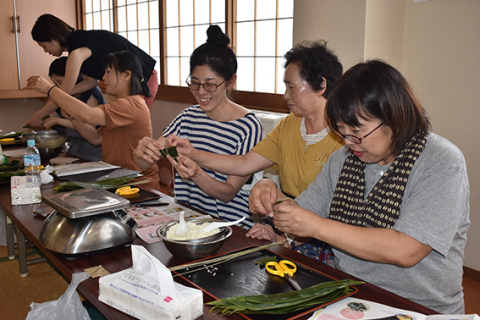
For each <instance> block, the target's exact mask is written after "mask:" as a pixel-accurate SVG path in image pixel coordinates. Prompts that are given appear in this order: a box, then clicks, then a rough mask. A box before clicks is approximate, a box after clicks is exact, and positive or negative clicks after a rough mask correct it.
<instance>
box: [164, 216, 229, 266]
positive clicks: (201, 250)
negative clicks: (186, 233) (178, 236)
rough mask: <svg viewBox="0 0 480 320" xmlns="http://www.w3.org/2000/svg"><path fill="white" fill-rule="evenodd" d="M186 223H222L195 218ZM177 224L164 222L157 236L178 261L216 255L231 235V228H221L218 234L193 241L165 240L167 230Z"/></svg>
mask: <svg viewBox="0 0 480 320" xmlns="http://www.w3.org/2000/svg"><path fill="white" fill-rule="evenodd" d="M185 220H186V221H190V222H195V223H197V224H202V223H204V222H214V221H223V220H220V219H212V218H205V217H197V218H192V219H185ZM176 224H178V221H168V222H165V223H164V224H162V225H161V226H160V228H158V230H157V234H158V236H159V237H160V238H161V239H162V240H163V243H164V244H165V247H167V249H168V251H170V253H171V254H172V255H173V256H174V257H175V258H178V259H181V260H187V261H192V260H198V259H203V258H207V257H209V256H212V255H214V254H216V253H217V252H218V251H219V250H220V249H221V248H222V247H223V244H224V243H225V241H226V240H227V238H228V237H230V236H231V235H232V228H230V227H222V228H220V232H219V233H217V234H214V235H212V236H209V237H205V238H200V239H194V240H181V241H180V240H172V239H169V238H167V232H168V230H169V229H170V228H171V227H172V226H174V225H176Z"/></svg>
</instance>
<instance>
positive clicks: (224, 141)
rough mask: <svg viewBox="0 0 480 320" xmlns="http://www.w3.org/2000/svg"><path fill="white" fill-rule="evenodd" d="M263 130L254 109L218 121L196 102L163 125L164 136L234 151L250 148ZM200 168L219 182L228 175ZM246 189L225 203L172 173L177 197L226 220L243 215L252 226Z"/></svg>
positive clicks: (223, 151) (215, 149)
mask: <svg viewBox="0 0 480 320" xmlns="http://www.w3.org/2000/svg"><path fill="white" fill-rule="evenodd" d="M262 130H263V129H262V123H261V122H260V120H259V119H258V118H257V117H256V116H255V115H254V114H253V113H249V114H247V115H245V116H244V117H242V118H240V119H236V120H233V121H227V122H220V121H216V120H212V119H210V118H209V117H208V116H207V115H206V114H205V112H203V111H202V110H201V109H200V107H199V106H191V107H189V108H187V109H185V110H183V111H182V112H180V113H179V114H178V115H177V117H176V118H175V119H174V120H173V121H172V122H171V123H170V125H169V126H168V127H167V128H166V129H165V131H164V133H163V136H164V137H165V138H166V137H168V136H169V135H170V134H176V135H177V136H179V137H180V138H186V139H188V140H190V143H191V144H192V145H193V147H195V148H196V149H198V150H203V151H208V152H213V153H218V154H231V155H235V154H245V153H247V152H249V151H250V149H252V148H253V147H254V146H255V145H256V144H257V143H258V142H259V141H260V139H261V137H262ZM203 170H204V171H205V172H206V173H207V174H208V175H210V176H211V177H213V178H214V179H216V180H218V181H221V182H225V181H226V180H227V178H228V175H226V174H222V173H218V172H215V171H212V170H209V169H206V168H203ZM249 190H250V187H249V186H247V185H245V186H244V187H243V188H242V189H240V191H239V192H238V193H237V195H236V196H235V198H233V199H232V200H231V201H230V202H228V203H225V202H223V201H221V200H218V199H215V198H213V197H211V196H209V195H207V194H206V193H205V192H203V190H202V189H200V188H199V187H198V186H197V185H196V184H195V183H193V181H192V180H190V179H182V178H180V177H179V176H178V174H177V175H175V195H176V197H177V200H179V201H183V202H186V203H188V204H189V205H191V206H193V207H196V208H198V209H201V210H203V211H205V212H207V213H208V214H211V215H213V216H216V217H219V218H221V219H224V220H227V221H233V220H237V219H239V218H241V217H243V216H246V217H247V219H245V220H244V221H243V225H244V226H246V227H251V226H253V222H252V219H251V215H250V212H249V210H248V195H249Z"/></svg>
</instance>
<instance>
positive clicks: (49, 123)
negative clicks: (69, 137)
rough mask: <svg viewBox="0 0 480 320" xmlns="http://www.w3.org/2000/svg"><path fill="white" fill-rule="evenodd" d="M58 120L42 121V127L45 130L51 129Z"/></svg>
mask: <svg viewBox="0 0 480 320" xmlns="http://www.w3.org/2000/svg"><path fill="white" fill-rule="evenodd" d="M58 119H59V118H58V117H50V118H47V119H45V120H43V122H42V127H44V128H46V129H50V128H51V127H53V126H55V125H57V124H58V122H57V120H58Z"/></svg>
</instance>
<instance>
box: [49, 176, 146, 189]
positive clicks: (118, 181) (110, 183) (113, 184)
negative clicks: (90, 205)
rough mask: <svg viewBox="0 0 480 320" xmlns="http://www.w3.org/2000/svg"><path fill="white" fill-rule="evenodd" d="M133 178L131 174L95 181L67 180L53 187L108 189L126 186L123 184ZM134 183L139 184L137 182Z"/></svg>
mask: <svg viewBox="0 0 480 320" xmlns="http://www.w3.org/2000/svg"><path fill="white" fill-rule="evenodd" d="M133 179H134V178H133V177H131V176H125V177H118V178H109V179H104V180H100V181H97V182H79V181H68V182H62V183H60V184H59V185H58V186H56V187H55V188H54V189H55V192H64V191H72V190H78V189H84V188H102V189H106V190H108V189H115V188H119V187H122V186H126V185H125V184H126V183H127V182H129V181H131V180H133ZM136 184H139V183H138V182H137V183H136ZM127 185H128V184H127Z"/></svg>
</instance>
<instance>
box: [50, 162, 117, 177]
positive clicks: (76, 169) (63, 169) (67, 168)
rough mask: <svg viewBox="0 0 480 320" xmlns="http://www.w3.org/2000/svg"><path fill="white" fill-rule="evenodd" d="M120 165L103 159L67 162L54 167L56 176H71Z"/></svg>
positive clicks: (115, 167)
mask: <svg viewBox="0 0 480 320" xmlns="http://www.w3.org/2000/svg"><path fill="white" fill-rule="evenodd" d="M118 168H120V166H115V165H112V164H109V163H106V162H103V161H91V162H82V163H74V164H67V165H64V166H60V167H56V168H55V170H56V171H57V177H64V176H71V175H75V174H82V173H88V172H97V171H103V170H111V169H118Z"/></svg>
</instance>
